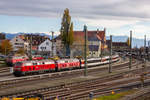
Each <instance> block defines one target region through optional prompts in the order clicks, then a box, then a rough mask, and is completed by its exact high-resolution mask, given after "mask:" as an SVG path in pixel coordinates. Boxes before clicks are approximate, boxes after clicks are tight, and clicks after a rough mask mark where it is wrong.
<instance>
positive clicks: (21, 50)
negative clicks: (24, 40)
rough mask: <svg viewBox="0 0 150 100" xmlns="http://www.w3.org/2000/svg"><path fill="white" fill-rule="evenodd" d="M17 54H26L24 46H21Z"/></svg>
mask: <svg viewBox="0 0 150 100" xmlns="http://www.w3.org/2000/svg"><path fill="white" fill-rule="evenodd" d="M17 54H20V55H24V54H25V50H24V48H19V49H18V51H17Z"/></svg>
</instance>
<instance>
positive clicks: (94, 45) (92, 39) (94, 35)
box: [55, 29, 107, 57]
mask: <svg viewBox="0 0 150 100" xmlns="http://www.w3.org/2000/svg"><path fill="white" fill-rule="evenodd" d="M84 38H85V33H84V32H83V31H74V43H73V45H72V46H71V56H76V55H81V56H83V55H84V44H85V41H84V40H85V39H84ZM55 41H56V48H57V49H56V50H57V52H60V51H64V49H63V47H64V46H63V44H62V41H61V36H60V35H59V36H58V37H56V39H55ZM87 45H88V47H87V50H88V51H89V52H88V56H89V57H99V56H100V54H101V50H103V49H105V48H107V45H106V37H105V29H104V30H102V31H99V30H96V31H88V33H87ZM62 49H63V50H62ZM59 54H60V53H59ZM63 54H64V53H63Z"/></svg>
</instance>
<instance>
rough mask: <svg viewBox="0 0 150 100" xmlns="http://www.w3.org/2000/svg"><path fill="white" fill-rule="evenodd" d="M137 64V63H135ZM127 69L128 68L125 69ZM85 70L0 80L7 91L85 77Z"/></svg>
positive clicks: (94, 70)
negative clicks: (18, 87) (39, 83)
mask: <svg viewBox="0 0 150 100" xmlns="http://www.w3.org/2000/svg"><path fill="white" fill-rule="evenodd" d="M134 63H135V62H134ZM127 65H128V63H124V64H122V65H116V66H113V67H114V70H117V69H120V67H124V66H127ZM125 68H126V67H125ZM106 69H107V68H106V67H103V68H100V67H97V68H91V69H90V68H89V69H88V73H89V74H91V75H92V74H97V73H99V72H100V71H105V70H106ZM83 72H84V69H79V70H72V71H63V72H56V73H48V74H41V75H34V76H25V77H17V78H11V79H5V80H0V89H5V88H9V87H14V86H21V85H27V84H33V83H36V82H37V81H39V80H40V81H41V80H46V81H47V80H55V79H65V78H69V77H77V76H81V75H83Z"/></svg>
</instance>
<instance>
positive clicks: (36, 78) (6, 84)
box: [1, 67, 126, 96]
mask: <svg viewBox="0 0 150 100" xmlns="http://www.w3.org/2000/svg"><path fill="white" fill-rule="evenodd" d="M116 68H117V67H116ZM90 71H91V70H90ZM71 72H72V71H71ZM71 72H70V73H71ZM61 73H62V72H61ZM72 73H74V72H72ZM80 73H81V72H80ZM82 73H83V72H82ZM59 74H60V73H59ZM62 74H64V73H62ZM62 74H60V75H61V76H62ZM124 74H126V73H120V75H124ZM47 75H48V77H49V76H50V75H49V74H47ZM74 75H78V74H77V73H74ZM118 75H119V74H118ZM120 75H119V76H120ZM54 76H55V78H58V77H59V78H62V77H60V76H59V75H57V74H54ZM67 76H71V75H68V74H67ZM29 77H30V78H29ZM29 77H28V80H26V81H30V80H33V79H34V81H35V80H39V78H38V77H31V76H29ZM63 77H64V78H66V76H65V74H64V76H63ZM71 77H72V76H71ZM114 77H115V79H118V78H117V77H118V76H114ZM43 78H45V79H46V78H47V77H45V76H44V77H43ZM105 78H106V79H107V78H108V77H103V78H102V79H105ZM20 80H23V79H22V78H20ZM17 81H18V80H17ZM102 81H104V80H101V82H102ZM10 83H11V86H15V85H16V84H15V83H16V81H15V80H14V84H12V82H11V81H10ZM10 83H8V82H6V83H4V84H5V86H6V87H8V85H9V84H10ZM18 83H20V81H18ZM4 84H3V85H4ZM1 86H2V84H1ZM55 89H56V88H55ZM40 91H41V90H40ZM32 92H33V91H32ZM29 94H31V93H29ZM17 96H18V95H17Z"/></svg>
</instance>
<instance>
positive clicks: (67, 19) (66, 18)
mask: <svg viewBox="0 0 150 100" xmlns="http://www.w3.org/2000/svg"><path fill="white" fill-rule="evenodd" d="M60 32H61V39H62V42H63V44H64V46H65V49H66V56H70V46H71V45H72V44H73V23H72V22H71V16H70V15H69V9H68V8H66V9H65V10H64V14H63V18H62V23H61V29H60Z"/></svg>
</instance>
